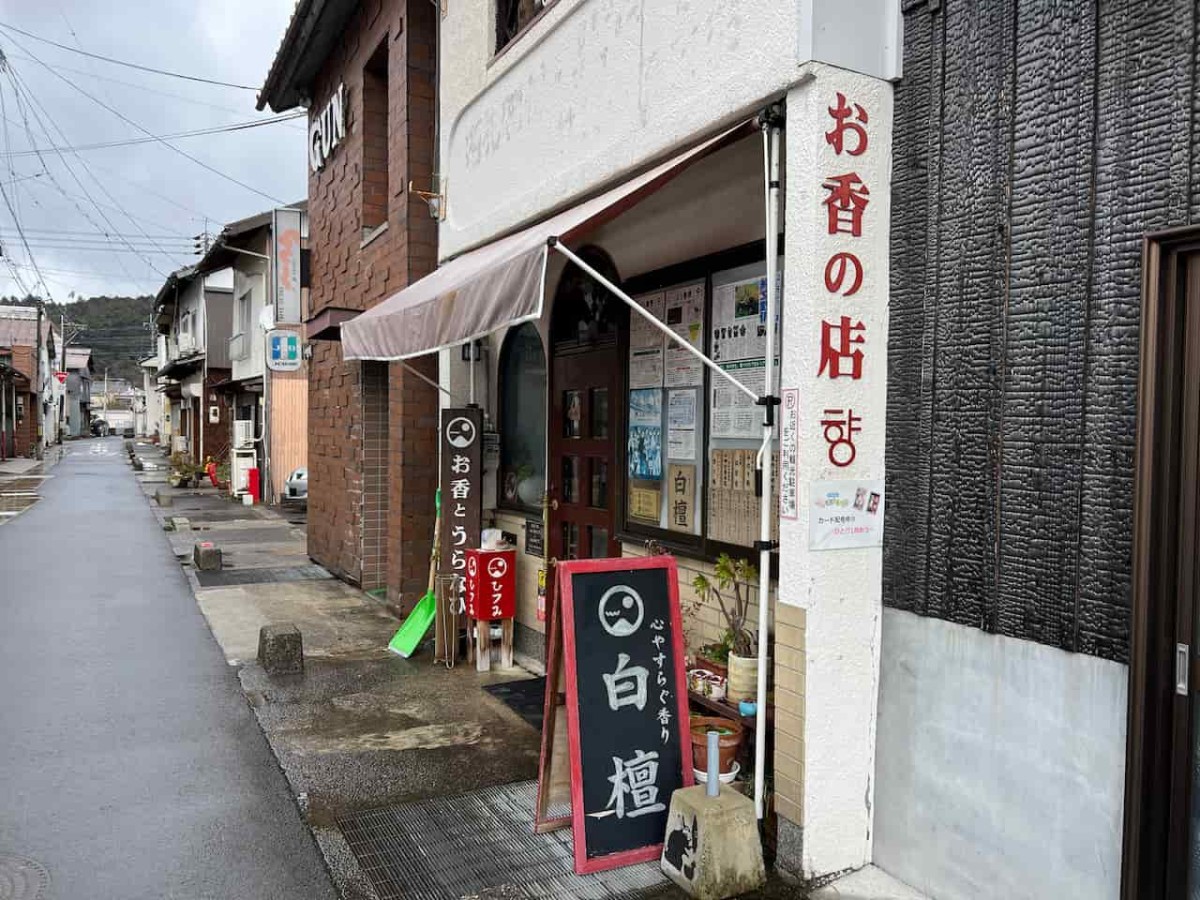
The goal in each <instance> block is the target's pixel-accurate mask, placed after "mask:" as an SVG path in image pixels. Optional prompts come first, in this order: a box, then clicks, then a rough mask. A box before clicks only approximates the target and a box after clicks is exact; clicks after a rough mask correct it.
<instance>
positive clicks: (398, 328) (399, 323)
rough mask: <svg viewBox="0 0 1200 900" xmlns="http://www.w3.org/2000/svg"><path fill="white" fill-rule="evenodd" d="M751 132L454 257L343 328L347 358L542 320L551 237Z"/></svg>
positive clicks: (593, 222) (637, 196) (382, 355)
mask: <svg viewBox="0 0 1200 900" xmlns="http://www.w3.org/2000/svg"><path fill="white" fill-rule="evenodd" d="M752 127H753V123H752V122H749V121H747V122H743V123H741V124H740V125H738V126H737V127H735V128H732V129H730V130H729V131H726V132H724V133H723V134H720V135H718V136H717V137H714V138H711V139H710V140H708V141H705V142H704V143H702V144H700V145H699V146H696V147H693V148H692V149H691V150H689V151H687V152H686V153H682V154H680V155H679V156H676V157H675V158H674V159H671V160H669V161H667V162H665V163H662V164H661V165H658V166H656V167H654V168H652V169H650V170H649V171H647V172H644V173H643V174H641V175H638V176H637V177H636V178H631V179H630V180H629V181H626V182H625V183H623V184H621V185H619V186H617V187H615V188H613V189H612V190H610V191H607V192H605V193H603V194H601V195H599V196H597V197H593V198H592V199H591V200H586V201H584V202H583V203H581V204H579V205H578V206H575V207H572V208H571V209H568V210H565V211H564V212H561V213H559V214H558V215H555V216H551V217H550V218H549V219H546V220H545V221H543V222H540V223H538V224H537V225H532V226H530V227H529V228H526V229H525V230H524V231H518V232H516V233H515V234H511V235H509V236H508V237H504V238H501V239H500V240H498V241H495V242H493V243H491V244H487V245H485V246H483V247H479V248H478V249H476V250H470V251H468V252H466V253H464V254H462V255H461V256H456V257H455V258H454V259H452V260H450V261H449V262H447V263H446V264H445V265H443V266H442V267H441V268H439V269H438V270H436V271H435V272H432V273H431V274H429V275H426V276H425V277H424V278H422V279H421V280H420V281H417V282H415V283H414V284H411V285H409V286H408V287H406V288H405V289H404V290H402V291H400V292H399V293H398V294H393V295H392V296H391V297H389V298H388V299H386V300H384V301H383V302H382V303H380V304H379V305H378V306H375V307H373V308H371V309H369V310H367V311H366V312H364V313H363V314H362V315H359V316H356V317H355V318H353V319H351V320H349V321H347V322H345V323H343V324H342V326H341V332H342V355H343V357H344V358H346V359H377V360H392V359H407V358H409V357H412V356H420V355H422V354H425V353H432V352H434V351H435V350H441V349H443V348H446V347H453V346H456V345H458V344H461V343H463V342H464V341H469V340H473V339H475V338H480V337H483V336H484V335H487V334H490V333H491V332H493V331H495V330H497V329H499V328H503V327H505V326H507V325H516V324H518V323H521V322H529V321H532V320H535V319H538V318H540V317H541V315H542V301H543V297H544V295H545V284H546V255H547V249H548V242H549V240H550V239H551V238H559V239H562V240H570V239H572V238H575V237H578V236H579V235H581V234H583V233H585V232H587V231H589V230H591V229H594V228H597V227H599V226H600V225H602V224H604V223H605V222H607V221H609V220H611V219H612V218H614V217H615V216H617V215H619V214H620V213H622V212H624V211H625V210H627V209H629V207H631V206H633V205H634V204H636V203H637V202H638V201H640V200H642V199H644V198H645V197H647V196H649V195H650V194H652V193H654V192H655V191H657V190H658V189H659V188H661V187H662V186H663V185H665V184H667V183H668V182H669V181H671V179H673V178H674V177H675V176H676V175H678V174H679V173H680V172H682V171H683V170H684V169H686V168H687V167H688V166H690V165H692V164H693V163H695V162H696V161H698V160H700V159H702V158H703V157H705V156H707V155H708V154H710V153H713V152H714V151H716V150H719V149H720V148H722V147H724V146H726V145H728V144H729V143H731V142H733V141H735V140H738V139H739V138H742V137H744V136H746V135H747V134H749V133H750V130H751V128H752Z"/></svg>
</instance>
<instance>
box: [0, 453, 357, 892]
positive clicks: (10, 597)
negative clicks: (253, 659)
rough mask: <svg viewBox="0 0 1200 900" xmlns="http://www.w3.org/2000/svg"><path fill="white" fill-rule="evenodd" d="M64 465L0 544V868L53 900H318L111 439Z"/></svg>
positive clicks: (295, 831) (251, 733)
mask: <svg viewBox="0 0 1200 900" xmlns="http://www.w3.org/2000/svg"><path fill="white" fill-rule="evenodd" d="M93 447H98V448H100V449H102V450H103V451H104V452H93ZM70 451H71V452H70V453H69V455H68V456H67V458H66V459H65V460H64V461H63V462H62V463H60V464H59V465H58V466H56V467H55V468H54V469H53V470H52V471H51V474H52V475H53V476H54V477H53V478H50V479H48V480H47V481H46V482H45V483H44V484H43V487H42V489H41V490H42V494H43V498H42V500H41V501H40V502H38V503H37V505H36V506H34V507H33V508H31V509H29V510H28V511H26V512H25V513H23V514H22V515H21V516H20V517H19V518H17V519H15V520H14V521H13V522H12V523H11V524H9V525H7V526H5V527H4V528H2V529H0V857H2V856H3V854H5V853H13V854H18V855H21V856H26V857H31V858H33V859H36V860H37V861H39V862H40V863H42V864H43V865H44V866H45V867H46V868H47V869H48V870H49V873H50V877H51V888H50V890H49V892H48V893H47V894H45V895H44V896H45V897H46V898H54V900H74V898H81V900H82V898H86V900H101V898H112V900H138V898H154V900H161V898H187V900H193V898H196V900H200V898H203V900H208V898H221V900H225V898H248V900H257V898H264V900H267V898H289V900H308V898H333V897H334V896H335V894H334V891H333V888H332V887H331V885H330V882H329V878H328V876H327V874H326V872H325V869H324V867H323V866H322V863H321V861H320V858H319V856H318V853H317V850H316V847H315V846H314V844H313V842H312V839H311V838H310V836H309V833H308V830H307V828H306V827H305V825H304V824H303V823H302V822H301V820H300V817H299V814H298V813H297V811H296V807H295V805H294V803H293V801H292V799H291V797H290V795H289V793H288V787H287V783H286V782H285V780H284V778H283V776H282V774H281V773H280V772H279V769H278V767H277V766H276V763H275V761H274V759H273V757H272V756H271V753H270V750H269V748H268V746H267V743H266V741H265V739H264V738H263V736H262V734H261V732H260V731H259V729H258V726H257V724H256V723H255V720H254V716H253V713H252V712H251V710H250V708H249V707H248V706H247V705H246V702H245V700H244V698H243V696H242V693H241V690H240V688H239V685H238V681H237V677H236V675H235V672H234V670H233V669H231V668H229V667H228V666H227V665H226V663H225V661H224V659H223V658H222V654H221V652H220V650H219V649H218V647H217V645H216V643H215V641H214V640H213V639H212V636H211V635H210V634H209V631H208V627H207V625H206V624H205V622H204V619H203V617H202V616H201V615H200V612H199V611H198V609H197V608H196V604H195V601H194V600H193V599H192V595H191V592H190V590H189V588H188V585H187V581H186V579H185V578H184V576H183V574H182V573H181V571H180V568H179V565H178V564H177V562H176V561H175V559H174V557H173V556H172V555H171V551H170V548H169V546H168V544H167V541H166V540H164V536H163V534H162V533H161V531H160V528H159V525H158V522H157V521H156V520H155V518H154V515H153V514H152V513H151V511H150V509H149V506H148V504H147V501H146V499H145V498H144V496H143V494H142V492H141V490H140V488H139V486H138V484H137V482H136V481H135V480H134V476H133V474H132V472H131V470H130V468H129V466H128V464H127V463H126V462H125V455H124V451H123V448H122V443H121V441H120V439H117V438H104V439H97V440H93V441H78V442H75V443H73V444H71V445H70Z"/></svg>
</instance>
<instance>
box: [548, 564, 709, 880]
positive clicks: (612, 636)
mask: <svg viewBox="0 0 1200 900" xmlns="http://www.w3.org/2000/svg"><path fill="white" fill-rule="evenodd" d="M557 572H558V576H557V577H558V590H559V592H560V597H561V598H562V599H561V611H562V629H563V630H562V637H563V651H564V652H563V659H564V662H565V663H566V693H567V728H568V737H569V743H570V753H571V815H572V825H573V830H574V843H575V871H576V872H578V873H580V874H586V873H589V872H599V871H603V870H605V869H612V868H616V867H618V866H627V865H632V864H634V863H638V862H645V861H648V860H652V859H657V858H658V857H659V854H660V852H661V850H662V841H663V835H664V834H665V833H666V830H667V810H668V809H669V807H670V805H671V794H672V793H673V792H674V791H675V790H676V789H677V788H680V787H684V786H689V785H691V784H692V783H693V776H692V745H691V738H690V736H689V730H688V707H687V682H686V675H685V672H684V653H683V630H682V625H681V621H680V613H679V581H678V573H677V571H676V568H675V559H674V558H673V557H670V556H657V557H648V558H645V559H620V558H618V559H586V560H572V561H568V562H560V563H559V564H558V565H557Z"/></svg>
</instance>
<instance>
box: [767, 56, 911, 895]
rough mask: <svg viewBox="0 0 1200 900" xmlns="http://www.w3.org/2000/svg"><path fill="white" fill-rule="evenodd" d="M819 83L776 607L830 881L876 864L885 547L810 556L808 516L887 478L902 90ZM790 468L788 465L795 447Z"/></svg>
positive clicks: (793, 197) (789, 251) (805, 113)
mask: <svg viewBox="0 0 1200 900" xmlns="http://www.w3.org/2000/svg"><path fill="white" fill-rule="evenodd" d="M808 70H809V71H810V72H811V74H812V76H813V77H812V78H811V79H810V80H808V81H806V82H804V83H802V84H800V85H799V86H798V87H796V88H795V89H793V90H792V91H791V92H790V93H789V94H788V98H787V198H786V208H785V233H786V248H785V259H784V273H785V275H784V299H783V320H784V325H783V329H784V330H783V334H784V343H783V363H782V381H781V388H782V389H783V390H784V392H785V396H786V393H787V391H788V390H789V389H795V391H796V394H795V396H796V398H797V400H798V419H797V420H796V428H795V434H796V437H797V439H796V441H795V447H794V449H795V457H794V458H795V484H796V487H797V497H796V504H795V508H796V516H795V517H794V518H790V519H789V518H781V522H780V540H781V552H780V561H781V571H780V580H779V600H780V602H781V603H783V604H788V605H791V606H794V607H800V608H802V609H803V610H804V625H803V627H804V631H805V639H804V653H803V656H802V665H803V667H804V676H805V677H804V682H803V683H804V691H805V698H804V718H803V724H802V730H803V734H804V740H803V745H802V747H801V752H802V754H803V789H802V803H801V816H802V818H803V851H802V852H803V856H802V865H803V869H804V873H805V874H806V875H809V876H819V875H824V874H828V873H831V872H837V871H841V870H844V869H850V868H858V867H861V866H863V865H865V864H866V863H868V862H870V860H871V833H872V815H871V808H872V795H873V776H874V758H875V714H876V700H877V684H878V676H879V641H880V622H881V594H882V587H881V581H880V579H881V568H882V548H881V546H880V545H876V546H869V547H857V548H852V549H825V550H814V549H811V548H810V525H809V517H810V512H811V509H812V507H813V502H814V499H817V497H820V496H825V494H826V492H825V491H824V490H822V491H814V485H818V484H821V483H827V482H833V481H838V482H845V481H855V482H870V481H875V480H879V481H880V482H881V481H882V479H883V474H884V429H885V426H886V415H887V408H886V407H887V402H886V401H887V327H888V317H887V305H888V277H889V276H888V239H889V218H890V199H891V128H892V87H891V85H890V84H889V83H888V82H886V81H881V80H879V79H875V78H872V77H869V76H865V75H859V74H856V73H853V72H848V71H846V70H843V69H837V68H833V67H830V66H825V65H821V64H810V65H809V67H808ZM831 110H832V111H831ZM839 116H840V118H839ZM827 135H829V137H827ZM839 149H840V152H839ZM831 207H832V208H831ZM831 216H832V217H833V219H834V221H832V222H831ZM856 223H857V225H856ZM831 230H832V231H833V233H831ZM855 230H857V231H859V233H858V234H855V233H853V232H854V231H855ZM847 254H851V255H852V258H851V256H848V255H847ZM860 272H861V276H862V279H861V284H856V282H857V281H858V275H859V273H860ZM859 326H861V327H859ZM823 347H827V348H830V349H828V350H826V352H824V353H823ZM860 353H861V356H858V355H857V354H860ZM823 366H824V371H822V368H823ZM834 376H836V377H834ZM856 376H857V377H856ZM833 411H840V413H835V412H833ZM851 415H852V416H853V417H854V419H853V420H851V422H850V423H849V425H851V426H853V427H857V428H859V429H861V430H859V431H857V432H854V433H850V434H844V436H847V437H850V438H851V439H852V442H853V459H852V460H851V461H849V462H848V464H844V465H839V464H837V463H847V461H848V460H850V447H849V446H848V445H846V444H839V445H838V446H837V447H833V446H832V445H831V443H830V438H833V439H835V440H836V439H837V438H839V436H840V435H839V433H838V432H837V431H836V429H833V430H831V429H828V428H827V426H826V424H825V423H826V422H828V421H830V420H833V419H840V420H841V421H843V422H845V421H846V419H847V417H848V416H851ZM831 450H832V452H833V458H832V459H831V456H830V453H831ZM780 455H781V460H788V461H789V462H790V459H791V457H790V455H789V453H788V448H781V454H780ZM785 464H786V463H785ZM785 474H786V473H781V478H782V477H784V475H785ZM782 483H783V484H785V485H786V481H784V482H782ZM874 487H875V486H873V487H872V488H871V490H869V491H868V494H867V495H866V497H865V498H864V513H865V506H866V505H867V504H869V502H870V501H869V499H868V498H869V493H870V492H871V491H873V490H874ZM878 493H880V494H881V495H882V488H881V487H879V488H878ZM814 495H816V496H814ZM850 496H851V497H853V496H854V494H853V489H851V494H850ZM882 499H883V498H882V497H881V498H880V501H881V502H879V505H878V507H877V510H876V518H875V521H877V523H878V526H879V534H882V519H883V503H882ZM787 509H788V507H787V504H786V502H785V504H784V511H786V510H787ZM836 511H837V510H833V511H831V512H836ZM846 512H847V513H848V512H850V511H849V510H847V511H846ZM856 539H859V540H861V539H862V538H861V536H860V537H859V538H851V539H849V540H850V541H853V540H856Z"/></svg>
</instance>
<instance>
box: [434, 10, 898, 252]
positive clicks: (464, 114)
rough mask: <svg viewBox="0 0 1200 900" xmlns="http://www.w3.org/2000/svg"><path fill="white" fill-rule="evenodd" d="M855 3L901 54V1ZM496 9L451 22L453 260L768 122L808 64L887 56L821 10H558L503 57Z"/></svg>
mask: <svg viewBox="0 0 1200 900" xmlns="http://www.w3.org/2000/svg"><path fill="white" fill-rule="evenodd" d="M853 5H854V6H855V8H856V9H857V10H858V11H859V14H861V15H864V16H867V17H868V18H873V19H875V20H879V21H881V22H885V23H887V24H886V26H884V27H880V28H879V29H877V30H876V34H877V35H882V34H884V33H886V34H887V36H888V37H887V40H888V41H890V42H891V45H892V46H893V47H894V46H895V45H896V41H897V39H898V35H899V14H898V11H897V10H896V9H895V8H894V7H895V6H896V2H895V0H854V2H853ZM493 8H494V7H493V0H459V2H455V3H451V4H449V5H448V8H447V12H446V15H445V16H444V17H443V19H442V30H441V41H442V47H443V51H444V52H443V54H442V63H441V66H442V68H441V85H440V106H441V123H442V125H441V135H440V145H441V146H440V152H441V170H442V172H443V174H444V175H445V176H446V177H447V179H448V181H447V185H448V196H449V202H448V206H447V209H448V213H447V219H446V221H445V222H444V223H443V224H442V227H441V232H440V241H439V253H440V254H441V257H442V258H443V259H444V258H448V257H451V256H454V255H457V254H458V253H460V252H461V251H463V250H464V249H467V248H469V247H471V246H474V245H476V244H479V243H482V242H484V241H486V240H488V239H490V238H492V237H494V236H495V235H497V234H500V233H502V232H504V231H506V230H510V229H512V228H513V227H515V226H517V225H519V224H522V223H525V222H528V221H530V220H533V219H536V218H539V217H541V216H542V215H544V214H545V213H547V212H548V211H550V210H551V209H554V208H556V207H559V206H562V205H565V204H567V203H569V202H570V201H571V200H573V199H575V198H578V197H580V196H581V195H583V194H586V193H589V192H591V191H593V190H594V189H595V188H597V187H598V186H600V185H602V184H605V183H607V182H610V181H614V180H616V179H618V178H619V177H620V176H622V175H624V174H626V173H629V172H630V171H632V170H633V169H636V168H639V167H641V166H643V165H645V164H646V163H647V162H648V161H650V160H652V159H655V158H658V157H662V156H667V155H670V154H671V153H674V152H678V151H679V150H680V149H682V146H683V145H684V144H686V143H687V142H690V141H693V140H695V139H696V138H697V137H699V136H701V135H704V134H707V133H710V132H712V131H714V130H715V129H717V128H718V127H720V125H722V124H724V123H727V122H732V121H735V120H737V119H739V118H741V117H743V116H747V115H751V114H753V113H755V112H757V111H758V109H759V108H761V107H762V106H763V105H764V102H765V101H766V100H768V99H770V98H772V97H775V96H780V95H782V93H783V92H784V91H786V89H787V88H788V87H789V86H791V85H792V84H794V83H796V81H797V80H798V79H799V77H800V68H801V66H802V65H803V64H804V63H805V62H807V61H808V60H810V59H813V58H822V59H825V60H826V61H829V62H839V59H838V57H839V55H843V54H844V55H845V59H844V60H841V61H842V62H844V64H846V65H855V64H858V61H859V60H860V59H861V58H863V57H878V58H883V57H884V56H885V55H886V53H885V51H884V50H883V49H881V48H876V49H874V50H872V47H873V45H874V44H875V43H876V41H877V40H882V38H881V37H877V36H873V35H863V34H862V33H861V32H854V33H853V34H852V35H849V36H850V37H852V38H853V39H852V40H847V39H846V37H847V35H848V33H849V32H851V31H853V29H851V28H847V27H839V28H830V27H828V24H829V20H831V19H832V20H834V21H835V22H836V21H837V20H838V13H837V10H836V8H835V7H833V6H832V5H831V4H829V3H814V2H812V0H738V2H737V3H717V2H696V0H559V2H558V3H556V4H555V5H554V6H553V7H551V8H550V10H549V11H547V13H546V14H545V15H544V16H543V17H542V18H541V19H540V20H538V21H537V22H536V23H535V24H534V25H533V26H532V28H531V29H530V31H529V32H528V33H527V34H525V35H523V36H522V37H520V38H519V39H518V40H517V41H515V42H514V43H512V44H511V45H509V47H508V48H507V49H506V50H505V51H504V52H503V53H502V54H500V55H499V56H498V57H496V58H495V59H494V60H493V59H492V44H493V41H494V33H495V27H494V22H493V20H492V15H493ZM802 20H803V23H804V26H803V27H801V26H802ZM800 32H804V33H805V34H807V35H809V37H808V38H807V43H806V45H805V46H804V48H803V50H801V47H800V37H799V35H800ZM814 35H815V37H814ZM833 36H840V37H839V39H838V40H834V39H833ZM864 47H865V48H866V50H865V52H864ZM451 48H452V49H451ZM851 51H853V52H851ZM822 54H825V55H822Z"/></svg>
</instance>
